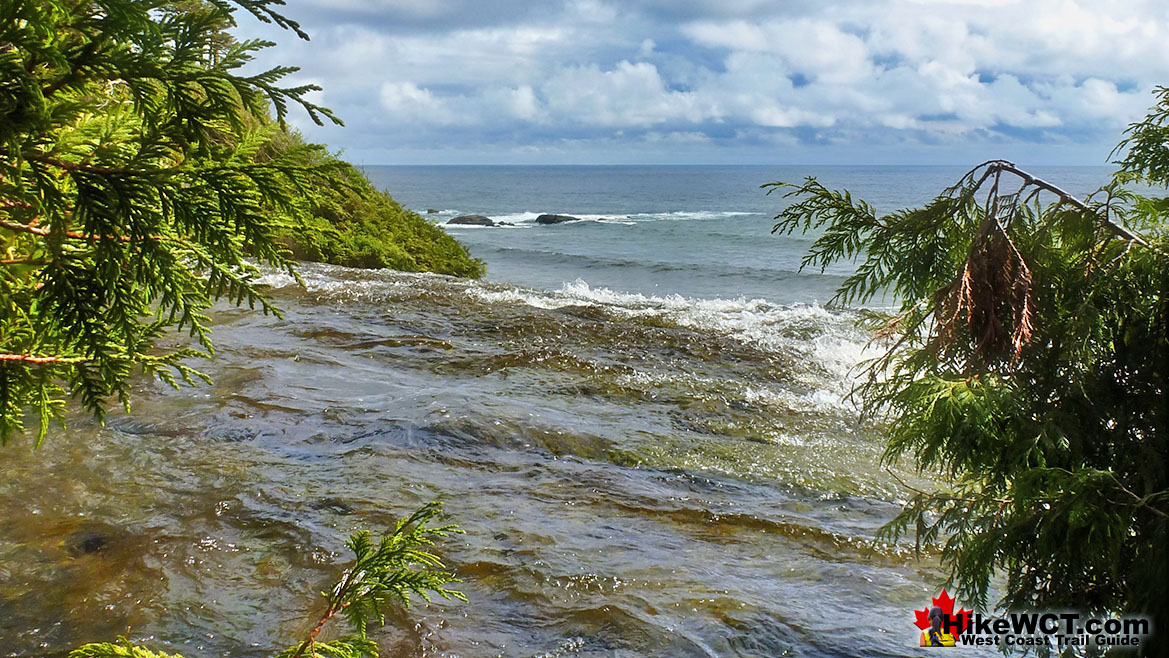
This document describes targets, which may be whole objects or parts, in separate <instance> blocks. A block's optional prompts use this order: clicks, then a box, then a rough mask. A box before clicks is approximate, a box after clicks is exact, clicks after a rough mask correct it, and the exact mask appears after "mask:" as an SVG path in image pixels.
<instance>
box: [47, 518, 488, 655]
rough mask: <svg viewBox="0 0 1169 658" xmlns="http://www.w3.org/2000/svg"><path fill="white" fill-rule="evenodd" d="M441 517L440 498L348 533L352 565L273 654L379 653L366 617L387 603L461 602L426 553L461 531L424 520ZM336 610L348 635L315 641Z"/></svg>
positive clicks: (100, 648) (120, 650) (131, 650)
mask: <svg viewBox="0 0 1169 658" xmlns="http://www.w3.org/2000/svg"><path fill="white" fill-rule="evenodd" d="M441 516H442V503H440V502H432V503H428V504H426V505H424V506H422V507H421V508H419V509H418V510H417V511H416V512H414V513H413V514H411V515H410V516H408V517H405V518H403V519H400V520H399V521H398V523H397V524H396V525H395V526H394V529H393V530H392V531H391V532H390V533H389V534H387V535H386V536H384V537H382V539H381V540H378V541H375V540H374V539H373V538H371V536H370V534H369V532H368V531H361V532H358V533H356V534H354V535H352V536H351V537H350V538H349V541H348V542H346V545H347V546H348V547H349V549H350V550H352V551H353V557H354V560H353V564H351V565H350V566H349V567H348V568H347V569H345V571H344V572H343V573H342V574H341V577H340V579H338V580H337V582H336V583H335V584H334V585H333V587H332V588H331V589H330V590H329V591H328V592H322V593H321V595H322V596H324V597H325V600H326V601H327V602H328V605H327V608H326V609H325V612H324V613H323V614H322V615H321V617H320V618H319V619H318V620H317V622H316V623H315V624H314V626H313V627H312V629H311V630H309V631H308V632H307V633H306V634H305V637H304V639H303V640H302V641H300V642H299V643H297V644H295V645H292V646H291V647H289V648H287V649H285V650H284V651H281V652H280V653H278V654H276V658H302V657H305V656H307V657H308V658H378V646H377V643H375V642H373V641H372V640H370V639H369V638H368V637H367V635H366V631H367V630H368V628H369V623H370V622H371V621H376V622H377V623H379V624H385V611H386V609H387V608H388V607H389V606H392V605H401V606H403V607H409V605H410V598H411V596H412V595H417V596H420V597H422V598H423V599H425V600H426V601H430V595H431V594H437V595H438V596H441V597H442V598H444V599H448V600H450V599H457V600H459V601H466V600H467V599H466V597H465V596H464V595H463V593H462V592H459V591H456V590H452V589H450V588H448V587H447V585H450V584H451V583H457V582H459V580H458V579H457V578H455V576H454V574H453V573H451V572H449V571H447V570H446V568H445V567H444V566H443V563H442V561H441V560H440V559H439V558H438V556H436V555H434V554H433V553H431V552H430V549H431V547H433V546H434V540H435V539H442V538H444V537H447V536H449V535H451V534H462V530H460V529H459V528H458V527H457V526H455V525H452V524H444V525H439V526H431V525H429V524H430V523H431V522H432V521H434V520H435V519H437V518H440V517H441ZM338 614H340V615H341V616H343V617H344V618H345V620H346V621H347V622H348V625H349V633H350V634H349V635H348V636H346V637H344V638H340V639H337V640H332V641H323V640H322V641H318V639H317V638H318V635H320V633H321V631H322V630H323V629H324V628H325V626H326V625H327V624H328V622H329V621H330V620H332V619H333V618H334V617H336V616H337V615H338ZM69 658H182V657H181V656H172V655H167V654H164V653H154V652H151V651H150V650H148V649H146V648H145V647H140V646H134V645H132V644H130V643H129V642H128V641H123V642H122V643H121V644H109V643H100V644H87V645H85V646H82V647H79V648H77V649H75V650H74V651H72V652H71V653H70V654H69Z"/></svg>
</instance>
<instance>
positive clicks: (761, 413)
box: [0, 174, 944, 658]
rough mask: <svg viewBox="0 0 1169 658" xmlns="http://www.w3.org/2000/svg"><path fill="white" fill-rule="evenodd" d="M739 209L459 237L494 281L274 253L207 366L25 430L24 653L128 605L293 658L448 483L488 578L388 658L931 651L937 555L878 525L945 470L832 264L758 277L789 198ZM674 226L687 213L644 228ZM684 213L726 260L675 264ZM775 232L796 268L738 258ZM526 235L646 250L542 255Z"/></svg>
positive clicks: (150, 637)
mask: <svg viewBox="0 0 1169 658" xmlns="http://www.w3.org/2000/svg"><path fill="white" fill-rule="evenodd" d="M428 175H429V174H428ZM707 178H710V179H711V180H716V179H717V177H715V178H711V177H709V176H708V177H707ZM764 180H766V179H764ZM695 185H696V184H695ZM691 187H694V185H692V186H691ZM404 189H405V192H406V194H407V196H409V195H410V194H412V193H413V194H420V193H419V190H420V189H422V188H418V187H417V186H415V187H414V188H411V187H410V186H409V185H404ZM411 190H413V192H411ZM755 192H757V190H755V191H754V192H753V193H755ZM693 193H694V194H695V195H699V196H701V195H703V194H705V195H708V196H712V198H713V197H714V193H712V192H701V190H697V189H696V190H695V191H694V192H693ZM649 196H651V197H652V196H653V195H649ZM659 196H660V195H659ZM653 198H658V197H653ZM407 200H408V199H407ZM505 201H506V200H497V202H498V204H499V207H500V208H501V209H503V210H506V208H507V207H511V208H512V210H513V212H514V213H520V212H526V211H525V210H523V209H522V208H516V207H515V206H514V204H513V205H511V206H509V205H508V203H505ZM414 203H415V204H417V202H414ZM424 203H425V202H424ZM542 204H543V205H552V204H553V202H552V201H551V200H549V199H545V201H544V202H542ZM695 204H697V202H694V204H692V205H691V207H692V208H693V207H697V205H695ZM452 205H453V204H452ZM584 205H587V204H584ZM731 205H733V204H731ZM629 207H630V208H631V209H632V206H629ZM448 210H449V209H448ZM459 210H463V211H468V212H469V211H474V210H476V208H471V207H465V208H464V207H460V208H459ZM543 210H549V211H551V210H565V208H540V211H543ZM595 210H596V211H597V214H600V213H607V212H609V209H607V208H604V207H598V208H595ZM644 210H645V212H651V213H653V212H667V211H668V209H662V208H658V207H651V208H647V209H644ZM699 210H701V208H700V209H699ZM669 212H691V211H687V210H685V208H683V209H682V210H678V211H669ZM692 212H698V210H693V211H692ZM727 212H740V210H736V209H735V208H733V207H731V208H729V209H728V210H727ZM741 212H756V214H754V215H728V216H725V217H722V218H708V219H706V220H693V219H687V218H681V219H679V218H677V217H675V218H674V219H669V218H666V219H660V218H659V219H655V220H647V219H645V218H644V217H640V218H639V217H633V218H632V219H629V222H630V224H622V223H617V224H606V223H601V222H593V223H592V226H586V225H573V226H557V227H548V228H546V229H544V228H532V229H530V230H524V229H518V230H513V229H499V230H495V229H491V230H483V231H470V230H469V231H465V232H463V233H461V234H460V237H461V238H464V239H467V241H468V242H469V243H470V244H471V245H472V249H473V250H474V251H476V253H478V254H479V255H481V256H483V257H485V258H487V259H488V261H489V266H490V267H491V268H492V270H491V271H492V275H491V277H492V278H493V280H492V281H489V282H483V283H475V282H468V281H460V280H455V279H451V278H447V277H441V276H434V275H411V274H400V273H393V272H371V271H357V270H349V269H345V268H339V267H331V266H320V265H307V266H305V267H304V270H303V273H304V275H305V280H306V283H307V289H301V288H298V287H297V286H295V285H293V284H292V281H291V280H289V279H287V278H286V277H283V276H278V275H273V276H270V277H268V278H267V279H266V283H267V284H268V285H269V286H270V289H271V293H272V295H273V296H274V298H275V300H276V302H277V304H278V305H279V306H280V307H281V308H283V309H284V312H285V318H284V319H283V320H280V319H277V318H274V317H265V316H263V315H260V314H258V313H252V312H247V311H243V310H238V309H234V308H221V309H219V310H218V311H217V313H216V314H215V338H216V341H217V343H218V345H219V351H218V354H217V357H216V358H215V359H214V360H212V361H209V362H207V363H205V364H203V367H204V369H205V370H206V371H207V372H208V373H209V374H211V375H212V377H213V378H214V380H215V384H214V385H213V386H201V387H198V388H193V389H184V390H181V391H173V390H170V389H168V388H166V387H164V386H162V385H160V384H156V383H151V382H145V381H144V382H141V383H140V387H141V392H140V393H139V394H138V395H137V397H136V398H135V402H134V404H135V406H134V410H133V414H132V415H129V416H127V415H125V414H121V413H118V414H114V415H112V416H111V418H110V419H109V421H108V423H107V424H106V426H105V427H104V428H103V427H98V426H97V425H96V424H95V423H94V422H93V421H91V420H88V419H85V418H80V417H78V418H74V419H73V420H72V421H71V423H70V426H69V429H68V430H55V431H53V432H52V434H51V435H50V437H49V438H48V440H47V442H46V444H45V446H44V447H43V448H41V449H40V450H39V451H34V450H33V449H32V448H31V447H29V445H28V442H27V441H18V442H17V443H16V444H15V445H10V446H8V447H6V448H4V449H3V450H2V452H0V455H3V459H0V509H3V510H4V513H3V515H2V516H0V655H11V656H41V655H49V656H60V655H64V654H65V653H66V652H67V651H68V650H69V649H70V648H72V647H74V646H76V645H77V644H79V643H81V642H86V641H105V640H111V639H113V638H114V637H115V636H117V635H119V634H123V633H126V632H127V629H129V635H130V636H131V637H132V638H133V639H135V640H138V641H143V642H147V643H149V644H151V645H152V646H153V647H154V648H156V649H159V650H164V651H167V652H176V653H182V654H184V655H186V656H187V657H188V658H196V657H197V656H241V657H242V656H248V657H251V656H256V657H258V656H268V655H272V653H274V651H273V650H274V649H277V648H281V647H283V646H285V645H287V644H290V643H292V642H293V641H294V640H295V638H296V637H297V636H298V635H301V634H303V633H304V632H306V631H307V629H308V628H309V627H310V626H311V620H312V619H313V618H315V617H314V615H315V614H319V612H320V611H319V605H318V604H319V595H318V594H317V592H319V591H320V590H321V589H322V588H324V587H327V586H328V584H329V583H330V581H331V580H332V578H333V577H334V576H335V575H336V573H337V572H338V570H339V564H341V563H343V562H344V561H345V559H346V557H347V556H345V555H344V551H343V541H344V539H345V538H346V537H347V536H348V534H349V533H350V532H352V531H354V530H356V529H359V528H368V529H371V530H374V531H375V532H377V531H378V530H379V529H383V528H386V527H388V526H390V525H391V524H392V523H393V521H394V520H395V519H396V518H397V517H398V516H399V515H401V514H404V513H407V512H409V511H411V510H413V509H414V508H416V507H417V506H418V505H420V504H422V503H424V502H426V501H429V500H432V499H435V498H442V499H444V500H445V502H446V508H447V511H448V513H449V514H450V516H451V517H452V519H453V520H454V521H456V522H458V523H459V524H460V525H461V526H462V527H463V528H464V529H465V530H466V533H467V534H466V535H463V536H459V537H456V538H454V539H452V540H451V541H449V542H446V543H444V544H443V545H441V546H440V549H439V550H440V552H441V553H442V555H443V557H444V559H445V560H446V561H447V563H448V564H449V565H450V566H451V567H452V568H453V569H455V570H456V571H457V572H458V574H459V576H460V577H461V578H462V579H463V580H464V582H463V583H462V584H461V585H460V586H459V587H460V589H461V590H462V591H464V592H465V593H466V594H467V596H468V598H469V599H470V602H469V603H467V604H449V603H443V602H438V603H435V604H431V605H429V606H427V605H418V606H415V607H413V608H411V609H410V610H409V611H407V612H395V613H394V614H393V615H392V616H391V617H390V618H389V619H388V620H387V621H388V624H387V626H386V627H385V628H383V629H378V630H377V631H376V632H375V638H376V639H377V640H378V641H379V642H380V643H381V644H382V648H383V655H384V656H464V657H473V656H509V657H516V658H527V657H531V656H583V657H601V656H605V657H621V658H625V657H630V658H631V657H634V656H678V657H685V656H781V655H790V656H831V655H861V656H883V655H905V654H906V653H909V652H910V651H914V650H913V649H911V648H910V647H911V646H912V645H913V644H915V642H916V637H917V631H916V629H915V628H914V627H913V619H914V617H913V614H912V610H913V609H914V608H920V607H922V606H923V605H925V604H926V602H927V601H928V598H929V597H930V596H933V595H936V594H937V587H938V586H939V584H940V583H941V582H942V580H943V579H944V578H943V574H942V573H941V572H940V571H939V569H938V567H937V559H936V558H937V556H932V555H930V556H925V557H924V558H923V559H920V560H919V559H916V558H915V557H914V556H913V555H912V554H911V553H910V551H909V550H908V549H907V548H906V547H903V546H889V545H886V544H881V543H877V542H875V541H874V534H875V532H876V530H877V529H878V528H879V527H880V526H881V525H882V524H884V523H885V522H887V521H888V520H889V519H890V518H891V517H892V516H893V515H894V514H895V513H896V511H897V509H898V508H899V502H900V501H901V498H902V497H903V495H904V490H903V489H902V488H901V486H900V485H899V484H898V482H897V478H898V477H900V478H904V479H905V480H907V481H909V482H911V483H916V484H917V485H919V486H929V482H928V481H923V480H922V479H921V478H919V477H918V476H916V475H915V474H913V473H910V472H905V471H904V470H903V469H898V471H899V472H898V473H897V475H896V476H895V475H894V474H892V473H890V472H887V471H885V470H884V469H882V468H881V467H880V466H879V461H880V455H881V450H882V436H881V432H880V428H879V427H873V426H868V425H863V424H861V423H859V422H858V419H857V414H856V409H855V408H854V407H853V406H852V404H851V403H850V402H849V401H847V399H845V395H846V393H847V392H848V390H849V388H850V386H851V382H852V379H851V377H852V373H853V368H854V366H855V365H856V364H857V363H858V362H859V361H861V360H862V359H863V358H864V357H865V356H866V355H867V352H866V347H865V343H866V336H865V335H864V334H862V333H861V332H860V331H859V330H858V329H856V327H855V320H856V317H855V316H854V315H853V314H851V313H845V312H841V311H834V310H827V309H825V308H823V307H821V306H819V305H816V304H814V303H811V302H812V301H813V300H815V299H820V300H824V299H826V298H827V296H830V292H831V289H832V287H833V286H834V285H835V283H834V281H836V279H833V277H834V276H836V275H835V274H832V273H829V274H828V276H824V277H820V276H819V275H816V274H812V275H809V276H804V275H799V276H796V275H792V276H793V277H794V278H792V279H790V281H784V280H778V283H776V282H773V283H772V290H773V291H774V294H760V295H755V294H751V293H752V291H755V292H758V291H759V290H762V289H763V286H764V283H765V282H766V280H767V277H768V276H770V274H768V273H767V272H761V271H755V270H751V269H750V268H755V269H756V270H760V268H763V269H766V268H768V267H770V268H773V269H777V270H782V269H784V268H788V265H787V264H785V263H789V261H793V259H794V262H797V263H798V254H799V253H801V252H802V249H804V248H806V243H801V242H799V241H795V240H792V241H788V240H784V239H775V238H766V237H764V236H756V237H750V236H751V235H753V234H754V233H755V232H756V231H755V228H757V227H755V228H752V227H754V225H755V224H761V225H762V224H766V223H767V222H768V221H769V220H768V219H767V218H766V217H765V216H763V215H761V214H759V213H758V212H757V211H754V210H750V209H748V210H742V211H741ZM627 214H628V213H627ZM651 222H657V223H659V224H666V225H668V226H675V228H674V229H672V230H673V231H675V232H679V231H680V232H682V233H686V235H685V236H682V235H681V233H679V234H678V235H676V236H674V237H669V236H670V235H673V234H672V233H670V231H666V233H665V234H666V235H667V237H666V238H663V239H662V241H661V244H660V245H655V244H654V242H653V239H652V235H653V234H652V233H647V234H646V236H649V237H645V236H643V237H642V238H636V239H634V238H631V237H630V236H636V235H641V234H640V233H637V232H636V230H637V229H638V226H639V225H641V224H649V223H651ZM682 225H685V228H677V226H682ZM631 229H632V230H634V231H635V232H634V233H629V232H628V231H629V230H631ZM589 231H592V232H595V233H597V235H600V236H601V237H603V238H604V240H601V241H600V242H601V243H602V244H601V245H598V241H597V240H592V239H590V240H591V241H590V240H585V239H584V238H585V237H587V235H591V234H590V233H589ZM606 231H608V233H606ZM615 231H626V232H625V233H623V234H618V233H615ZM720 232H722V233H724V234H725V236H724V237H725V241H723V238H718V237H717V235H719V234H720ZM508 235H512V236H515V235H526V236H528V237H525V238H523V239H522V240H521V239H520V238H515V237H511V238H507V237H506V236H508ZM622 235H624V237H621V236H622ZM466 236H477V237H470V238H467V237H466ZM679 236H681V237H679ZM687 236H688V237H687ZM594 237H596V236H594ZM675 238H676V240H677V241H678V242H677V245H681V244H682V242H683V241H685V240H689V241H690V242H691V244H692V245H695V248H694V249H692V250H691V251H692V252H693V254H699V255H701V254H706V255H705V256H702V257H701V258H700V257H699V256H693V259H694V260H695V263H693V264H692V265H691V266H690V267H685V268H680V269H674V270H670V269H669V263H670V262H671V261H675V260H677V259H678V258H680V254H681V251H679V249H680V247H679V248H678V249H675V247H676V246H677V245H675V244H674V243H673V242H671V240H674V239H675ZM768 239H771V240H775V242H774V243H773V244H774V245H776V246H775V249H776V251H777V252H780V253H781V256H780V257H779V258H777V259H776V261H775V262H773V263H771V264H760V263H755V264H752V263H751V262H750V259H751V258H753V257H754V256H752V255H751V254H756V252H754V251H750V250H748V251H749V253H748V254H747V256H744V257H743V258H741V259H739V260H737V261H733V262H731V261H728V259H727V258H724V255H725V254H727V253H730V252H729V251H727V250H728V249H730V248H731V247H729V246H728V244H731V245H734V244H737V245H740V246H742V245H753V244H754V242H753V240H768ZM638 240H641V242H638ZM496 241H504V242H508V241H510V243H511V246H510V247H507V248H513V249H515V250H516V251H514V252H502V251H498V249H499V247H498V245H495V244H494V242H496ZM533 241H535V242H540V241H543V243H544V244H545V245H546V246H547V245H551V246H552V247H554V250H555V251H557V253H559V254H560V256H556V258H560V257H561V256H564V255H565V254H567V253H568V251H571V250H572V249H577V250H578V251H582V252H583V251H588V250H592V251H600V250H602V246H603V245H604V244H608V245H610V246H612V245H624V246H623V247H622V248H624V249H626V250H628V251H629V252H630V254H629V256H631V257H629V258H627V260H628V261H629V262H630V263H632V264H631V265H628V266H625V267H624V269H625V270H626V271H625V273H624V274H621V275H619V274H618V272H617V270H618V269H621V268H616V269H615V268H614V267H613V265H612V262H601V263H600V264H599V265H596V266H595V267H592V266H590V267H578V265H573V264H572V263H576V262H577V261H572V260H571V259H570V258H568V256H565V257H564V259H562V260H560V261H556V260H555V258H554V259H553V260H552V261H549V264H546V265H540V264H539V262H537V261H534V260H532V259H531V257H530V254H529V253H528V252H531V251H532V250H533V249H534V248H535V247H534V246H533ZM727 241H729V242H727ZM582 244H587V245H589V246H588V249H585V248H584V247H581V246H580V245H582ZM556 245H560V246H556ZM671 245H673V246H671ZM801 245H803V246H801ZM604 248H606V249H609V247H604ZM614 249H616V248H615V247H614V248H613V249H610V255H612V252H613V251H614ZM752 249H754V247H752ZM760 249H762V247H760ZM493 250H496V251H493ZM638 250H640V251H638ZM520 252H523V254H524V255H522V256H516V257H513V256H509V255H507V254H508V253H512V254H513V255H514V254H515V253H520ZM761 253H762V251H759V252H758V254H756V255H759V254H761ZM693 254H692V255H693ZM583 255H584V256H589V254H583ZM590 257H591V256H590ZM703 258H705V259H706V260H702V259H703ZM760 258H762V256H760ZM509 259H510V260H509ZM557 262H559V263H560V264H559V265H556V263H557ZM533 263H534V264H533ZM734 267H739V268H740V269H739V270H734V269H733V268H734ZM509 268H510V269H509ZM557 268H559V269H557ZM703 268H706V269H705V270H703ZM719 268H723V269H719ZM501 271H502V274H501V273H500V272H501ZM703 271H705V272H706V273H707V274H706V275H703ZM680 272H681V273H684V274H679V273H680ZM509 276H510V277H511V281H512V282H511V283H508V282H505V281H502V280H501V279H506V278H507V277H509ZM578 276H580V277H582V278H581V279H578V278H577V277H578ZM619 276H624V277H625V279H624V282H625V283H624V285H623V286H621V287H605V286H604V285H603V284H604V282H606V281H610V279H609V278H608V277H618V278H619ZM751 277H754V278H751ZM613 280H617V279H613ZM585 281H588V283H586V282H585ZM752 281H754V282H753V283H752ZM515 282H518V283H521V284H525V285H530V286H537V287H524V286H523V285H514V283H515ZM732 284H734V285H741V286H742V288H743V289H744V290H745V291H747V292H746V293H744V294H746V296H745V297H742V298H740V297H739V296H738V294H720V293H719V292H718V291H719V290H725V289H727V287H728V286H730V285H732ZM175 340H176V341H179V339H178V338H176V339H175ZM175 344H176V345H177V344H178V342H176V343H175Z"/></svg>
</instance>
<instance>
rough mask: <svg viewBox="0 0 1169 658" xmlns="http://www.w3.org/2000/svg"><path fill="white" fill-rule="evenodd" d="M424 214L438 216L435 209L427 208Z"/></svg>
mask: <svg viewBox="0 0 1169 658" xmlns="http://www.w3.org/2000/svg"><path fill="white" fill-rule="evenodd" d="M426 214H427V215H437V214H438V209H437V208H427V209H426Z"/></svg>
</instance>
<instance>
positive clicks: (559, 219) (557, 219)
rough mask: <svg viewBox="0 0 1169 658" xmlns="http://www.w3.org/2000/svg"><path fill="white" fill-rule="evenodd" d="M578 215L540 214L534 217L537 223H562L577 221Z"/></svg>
mask: <svg viewBox="0 0 1169 658" xmlns="http://www.w3.org/2000/svg"><path fill="white" fill-rule="evenodd" d="M579 221H580V217H573V216H571V215H540V216H539V217H537V218H536V223H537V224H563V223H564V222H579Z"/></svg>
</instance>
